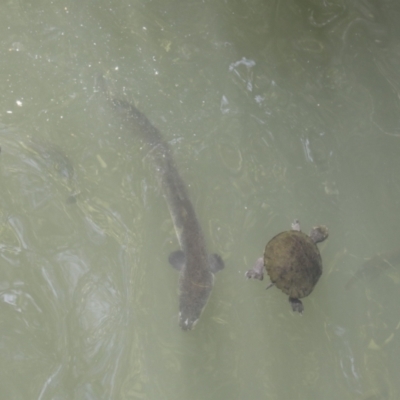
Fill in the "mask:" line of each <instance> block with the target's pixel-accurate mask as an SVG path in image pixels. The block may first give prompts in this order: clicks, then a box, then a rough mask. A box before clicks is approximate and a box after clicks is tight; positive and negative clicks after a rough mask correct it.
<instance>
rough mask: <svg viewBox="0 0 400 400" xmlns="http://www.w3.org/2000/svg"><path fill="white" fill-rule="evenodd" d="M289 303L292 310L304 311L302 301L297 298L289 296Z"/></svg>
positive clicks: (301, 312)
mask: <svg viewBox="0 0 400 400" xmlns="http://www.w3.org/2000/svg"><path fill="white" fill-rule="evenodd" d="M289 303H290V305H291V306H292V310H293V311H294V312H296V311H297V312H298V313H300V314H303V311H304V307H303V303H302V302H301V301H300V300H299V299H295V298H293V297H289Z"/></svg>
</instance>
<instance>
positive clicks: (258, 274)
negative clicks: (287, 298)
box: [245, 257, 264, 281]
mask: <svg viewBox="0 0 400 400" xmlns="http://www.w3.org/2000/svg"><path fill="white" fill-rule="evenodd" d="M245 276H246V278H253V279H259V280H260V281H262V280H263V279H264V259H263V258H262V257H260V258H258V259H257V261H256V263H255V264H254V266H253V268H252V269H249V270H248V271H247V272H246V273H245Z"/></svg>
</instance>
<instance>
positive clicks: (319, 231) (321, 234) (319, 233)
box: [310, 225, 329, 243]
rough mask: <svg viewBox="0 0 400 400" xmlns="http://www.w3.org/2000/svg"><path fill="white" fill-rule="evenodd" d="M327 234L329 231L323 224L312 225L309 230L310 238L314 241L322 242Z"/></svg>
mask: <svg viewBox="0 0 400 400" xmlns="http://www.w3.org/2000/svg"><path fill="white" fill-rule="evenodd" d="M328 236H329V231H328V228H327V227H326V226H325V225H319V226H314V227H313V228H312V229H311V232H310V238H311V240H312V241H313V242H314V243H319V242H323V241H324V240H325V239H326V238H327V237H328Z"/></svg>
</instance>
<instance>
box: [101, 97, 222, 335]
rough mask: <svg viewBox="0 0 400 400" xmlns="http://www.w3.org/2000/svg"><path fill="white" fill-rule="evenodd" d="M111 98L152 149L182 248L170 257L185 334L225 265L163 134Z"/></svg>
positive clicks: (130, 106)
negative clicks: (211, 247)
mask: <svg viewBox="0 0 400 400" xmlns="http://www.w3.org/2000/svg"><path fill="white" fill-rule="evenodd" d="M108 99H109V100H110V101H111V104H112V106H113V108H114V109H115V110H116V111H117V112H118V114H119V115H121V116H122V118H123V119H124V123H127V124H128V125H129V126H130V127H132V128H133V130H134V132H135V134H136V135H139V136H140V137H141V139H142V140H143V141H144V142H145V143H147V145H148V146H149V147H150V151H149V155H151V158H152V160H153V162H154V166H155V170H156V172H157V175H158V180H159V182H160V185H161V187H162V192H163V194H164V197H165V199H166V202H167V205H168V209H169V212H170V214H171V217H172V221H173V224H174V228H175V232H176V235H177V238H178V242H179V245H180V250H177V251H174V252H173V253H171V254H170V256H169V263H170V264H171V265H172V266H173V267H174V268H176V269H177V270H179V325H180V327H181V328H182V329H183V330H184V331H188V330H191V329H193V328H194V326H195V325H196V323H197V322H198V320H199V318H200V315H201V313H202V312H203V310H204V308H205V306H206V304H207V301H208V299H209V297H210V294H211V290H212V287H213V284H214V273H216V272H217V271H219V270H221V269H223V268H224V262H223V260H222V258H221V257H220V256H219V255H218V254H210V255H209V254H208V253H207V250H206V243H205V238H204V235H203V231H202V229H201V226H200V223H199V220H198V218H197V216H196V212H195V210H194V207H193V204H192V202H191V201H190V198H189V194H188V190H187V188H186V185H185V182H184V181H183V179H182V177H181V176H180V174H179V171H178V169H177V168H176V166H175V163H174V160H173V157H172V154H171V149H170V147H169V145H168V143H167V142H166V141H165V140H164V138H163V137H162V135H161V133H160V131H159V130H158V129H157V128H156V127H155V126H154V125H153V124H152V123H151V122H150V121H149V120H148V119H147V117H146V116H145V114H143V113H142V112H141V111H139V110H138V109H137V108H136V107H135V106H134V105H133V104H131V103H130V102H128V101H126V100H122V99H118V98H115V97H110V95H108Z"/></svg>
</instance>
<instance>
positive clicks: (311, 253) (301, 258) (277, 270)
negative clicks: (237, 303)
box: [246, 220, 329, 314]
mask: <svg viewBox="0 0 400 400" xmlns="http://www.w3.org/2000/svg"><path fill="white" fill-rule="evenodd" d="M328 234H329V233H328V228H327V227H326V226H324V225H320V226H315V227H314V228H312V229H311V232H310V235H307V234H305V233H304V232H302V231H301V230H300V223H299V221H298V220H294V222H293V223H292V229H291V230H289V231H284V232H281V233H279V234H278V235H276V236H274V237H273V238H272V239H271V240H270V241H269V242H268V243H267V245H266V246H265V251H264V258H259V259H258V260H257V261H256V263H255V265H254V267H253V268H252V269H250V270H248V271H247V272H246V277H247V278H254V279H259V280H262V279H263V278H264V271H263V267H265V269H266V270H267V273H268V275H269V277H270V279H271V284H270V285H268V286H267V289H268V288H270V287H271V286H273V285H275V286H276V287H278V288H279V289H281V290H282V291H283V292H284V293H286V294H287V295H288V296H289V302H290V304H291V306H292V310H293V311H295V312H296V311H297V312H298V313H300V314H302V313H303V311H304V307H303V303H302V302H301V300H300V298H303V297H306V296H308V295H309V294H310V293H311V292H312V291H313V289H314V287H315V285H316V283H317V282H318V279H319V278H320V276H321V274H322V259H321V254H320V252H319V250H318V247H317V243H319V242H322V241H324V240H325V239H326V238H327V237H328Z"/></svg>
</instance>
